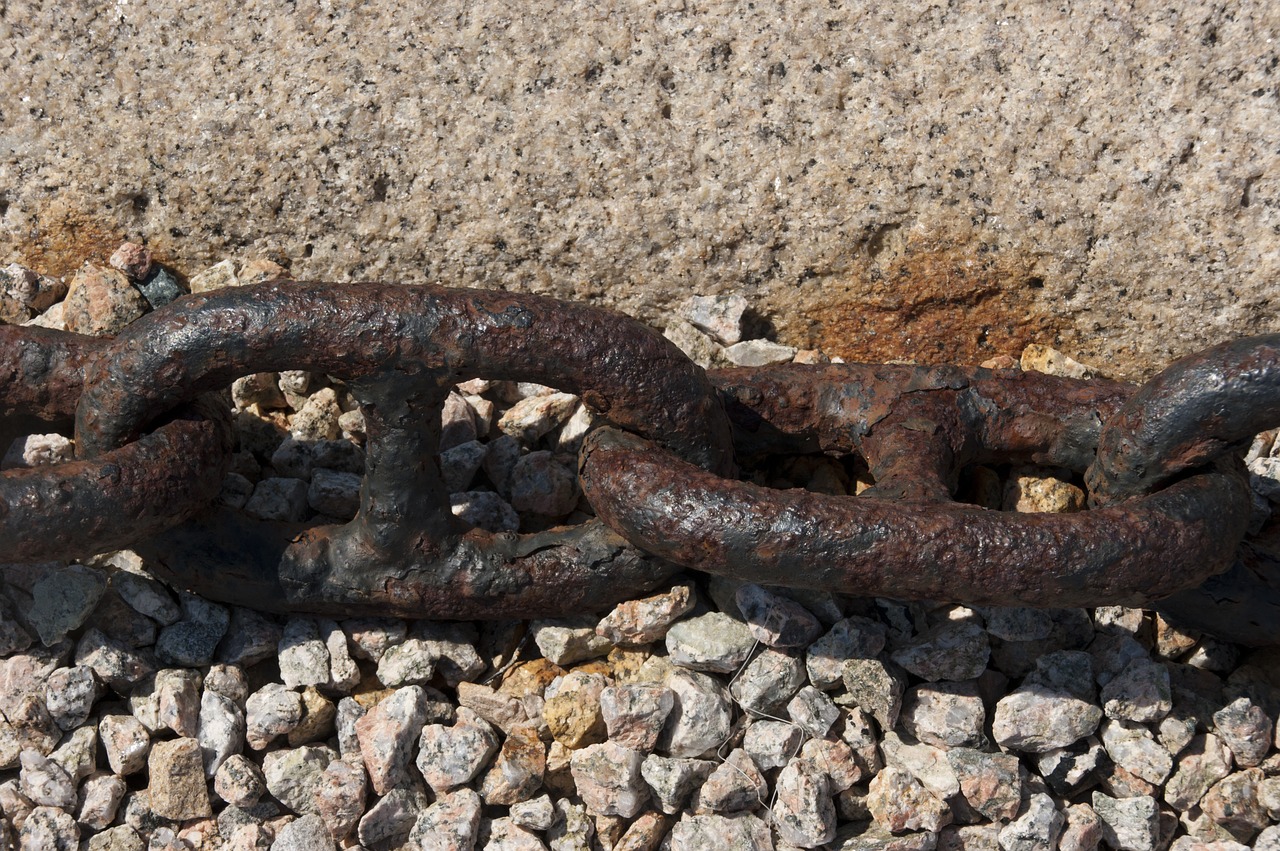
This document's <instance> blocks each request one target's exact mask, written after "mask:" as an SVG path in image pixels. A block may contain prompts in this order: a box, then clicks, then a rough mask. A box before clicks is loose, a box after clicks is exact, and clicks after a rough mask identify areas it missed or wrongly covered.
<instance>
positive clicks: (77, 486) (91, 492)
mask: <svg viewBox="0 0 1280 851" xmlns="http://www.w3.org/2000/svg"><path fill="white" fill-rule="evenodd" d="M110 343H111V341H110V340H105V339H101V338H95V337H85V336H81V335H79V334H71V333H68V332H65V331H53V330H50V329H45V328H24V327H16V326H12V325H0V442H2V443H3V446H5V447H7V446H8V445H9V442H10V441H12V439H13V438H14V437H17V436H21V435H22V434H27V433H31V432H33V431H36V430H45V431H49V430H56V429H68V428H69V427H70V426H71V424H72V421H73V420H72V415H73V413H74V411H75V405H76V402H77V400H78V399H79V397H80V392H81V387H82V386H83V374H84V370H85V368H86V367H87V365H88V364H89V363H91V362H92V361H93V360H95V359H96V358H99V357H101V356H103V354H104V352H105V351H107V349H108V347H109V346H110ZM230 451H231V442H230V423H229V421H228V419H227V416H226V413H225V412H224V411H221V410H220V409H219V407H218V406H217V405H214V404H211V403H210V401H209V400H207V399H206V400H198V401H197V402H196V403H195V404H193V405H188V406H185V408H184V409H183V410H182V411H180V412H179V413H178V414H177V415H175V416H174V417H172V418H171V419H169V421H167V422H165V423H163V424H161V425H159V426H158V427H157V428H155V430H154V431H152V432H151V433H148V434H143V435H141V436H140V437H139V439H138V440H136V441H134V442H132V443H129V444H127V445H125V446H122V447H120V448H118V449H115V450H113V451H110V452H107V453H104V454H102V455H101V456H99V457H98V458H95V459H93V460H91V461H83V460H81V461H72V462H68V463H63V464H56V465H52V466H49V467H39V468H34V469H19V470H9V471H6V472H4V473H0V541H3V542H4V547H3V553H2V554H0V561H8V562H24V561H43V560H52V559H68V558H75V557H80V556H87V555H92V554H94V553H99V552H104V551H107V550H112V549H119V548H121V547H125V546H128V545H129V544H131V543H133V542H134V541H136V540H138V539H139V538H143V537H146V536H149V535H153V534H156V533H158V532H161V531H163V530H164V529H166V528H168V527H170V526H172V525H174V524H175V523H179V522H181V521H182V520H185V519H186V518H188V517H190V516H191V515H192V514H194V513H195V512H196V511H199V510H200V509H201V508H204V507H205V506H206V505H208V504H209V502H210V501H211V500H212V499H213V498H214V497H215V496H216V495H217V493H218V489H219V488H220V487H221V485H222V479H223V477H224V476H225V475H226V471H227V465H228V463H229V459H230Z"/></svg>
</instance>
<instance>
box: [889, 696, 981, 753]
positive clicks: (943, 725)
mask: <svg viewBox="0 0 1280 851" xmlns="http://www.w3.org/2000/svg"><path fill="white" fill-rule="evenodd" d="M900 720H901V722H902V726H903V728H904V729H905V730H906V731H907V732H908V733H910V734H911V735H913V736H915V737H916V738H917V739H919V740H920V741H922V742H926V743H928V744H931V745H937V746H939V747H978V746H981V745H982V744H983V743H984V740H985V739H986V736H985V734H984V733H983V730H984V728H985V726H986V720H987V713H986V709H985V708H984V706H983V703H982V698H981V696H979V694H978V685H977V683H976V682H975V681H973V680H968V681H966V682H960V683H921V684H920V685H917V686H912V687H911V688H910V689H908V690H907V693H906V696H905V697H904V698H903V702H902V713H901V716H900Z"/></svg>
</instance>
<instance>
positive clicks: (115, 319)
mask: <svg viewBox="0 0 1280 851" xmlns="http://www.w3.org/2000/svg"><path fill="white" fill-rule="evenodd" d="M150 308H151V305H149V304H147V300H146V299H145V298H144V297H143V295H142V293H141V292H139V291H138V288H137V287H135V286H134V285H133V284H132V283H130V281H129V278H128V277H127V276H126V275H125V274H124V273H123V272H121V271H119V270H118V269H103V268H101V267H98V266H94V265H93V264H91V263H86V264H84V266H82V267H81V268H80V271H78V272H76V274H75V276H74V277H73V278H72V279H71V285H70V287H69V288H68V290H67V298H66V301H65V302H64V303H63V313H62V315H63V321H65V322H66V325H67V330H68V331H74V332H76V333H77V334H89V335H91V336H94V337H110V336H114V335H116V334H119V333H120V332H121V331H122V330H124V328H125V327H126V326H127V325H128V324H129V323H130V322H133V321H134V320H135V319H137V318H139V317H140V316H142V315H143V314H144V313H146V312H147V311H148V310H149V309H150Z"/></svg>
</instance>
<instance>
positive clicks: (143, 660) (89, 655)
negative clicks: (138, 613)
mask: <svg viewBox="0 0 1280 851" xmlns="http://www.w3.org/2000/svg"><path fill="white" fill-rule="evenodd" d="M75 662H76V665H79V666H84V667H88V668H91V669H93V672H94V674H95V675H97V677H98V679H100V680H102V682H104V683H106V684H107V685H108V686H110V687H111V688H112V689H113V690H114V691H115V692H116V693H117V694H127V693H128V692H129V690H130V689H131V688H132V686H133V685H134V684H135V683H137V682H139V681H140V680H144V679H146V678H147V677H149V676H150V675H151V674H153V673H154V672H155V670H156V665H155V660H154V658H153V657H152V656H151V655H150V654H149V653H146V652H143V651H138V650H135V649H133V648H131V647H127V646H125V645H124V644H123V643H122V642H119V641H117V640H115V639H114V638H110V637H109V636H107V635H104V634H103V633H102V632H99V631H98V630H96V629H94V628H92V627H90V628H89V629H86V630H85V631H84V634H83V635H82V636H80V642H79V643H78V644H77V645H76V655H75Z"/></svg>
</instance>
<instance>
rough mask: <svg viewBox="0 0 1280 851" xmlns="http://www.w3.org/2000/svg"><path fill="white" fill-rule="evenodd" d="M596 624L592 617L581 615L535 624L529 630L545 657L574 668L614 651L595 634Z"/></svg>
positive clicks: (611, 645)
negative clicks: (576, 664) (575, 665)
mask: <svg viewBox="0 0 1280 851" xmlns="http://www.w3.org/2000/svg"><path fill="white" fill-rule="evenodd" d="M596 624H597V621H596V619H595V618H594V617H592V616H591V615H582V616H580V617H577V618H560V619H557V620H538V621H534V622H533V623H531V624H530V625H529V630H530V632H532V633H533V641H534V643H535V644H537V645H538V650H539V651H541V652H542V655H543V656H544V657H545V658H547V659H549V660H551V661H552V662H554V663H556V664H557V665H572V664H573V663H575V662H582V661H585V660H587V659H595V658H597V657H599V656H604V655H605V654H606V653H608V652H609V651H610V650H612V649H613V642H612V641H610V640H609V639H608V638H606V637H605V636H603V635H599V634H597V633H596Z"/></svg>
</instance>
